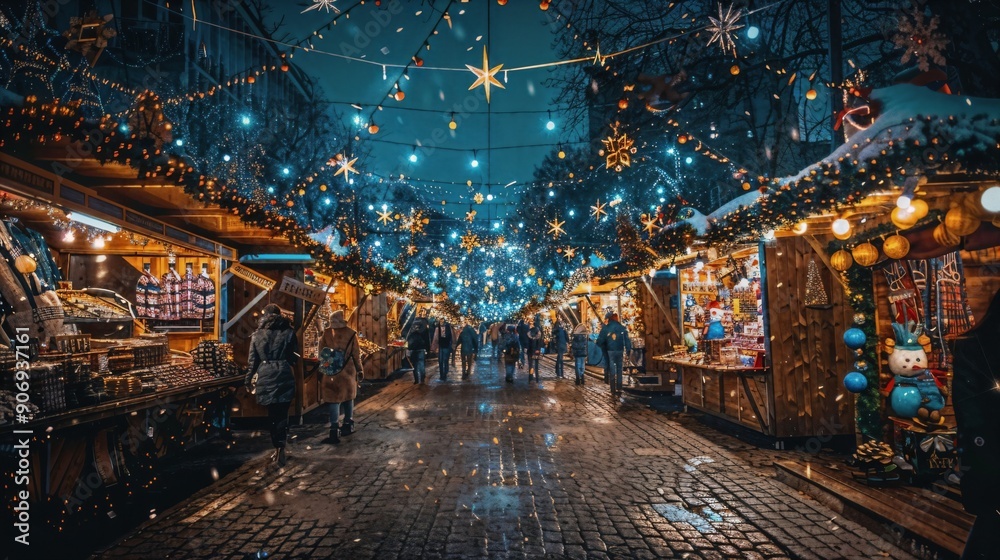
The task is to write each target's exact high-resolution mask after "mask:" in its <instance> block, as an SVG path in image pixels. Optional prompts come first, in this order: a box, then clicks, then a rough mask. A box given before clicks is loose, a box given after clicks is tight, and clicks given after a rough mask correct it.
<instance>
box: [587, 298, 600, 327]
mask: <svg viewBox="0 0 1000 560" xmlns="http://www.w3.org/2000/svg"><path fill="white" fill-rule="evenodd" d="M583 297H585V298H586V299H587V303H588V304H590V309H591V310H592V311H593V312H594V316H596V317H597V322H598V323H600V324H601V325H602V326H603V325H604V319H603V318H602V317H601V310H600V309H598V308H597V306H596V305H594V302H593V301H592V300H591V299H590V294H583Z"/></svg>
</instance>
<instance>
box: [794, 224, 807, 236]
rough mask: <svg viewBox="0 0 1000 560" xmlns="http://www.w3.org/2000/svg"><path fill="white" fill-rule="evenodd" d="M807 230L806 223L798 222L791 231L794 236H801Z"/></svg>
mask: <svg viewBox="0 0 1000 560" xmlns="http://www.w3.org/2000/svg"><path fill="white" fill-rule="evenodd" d="M808 230H809V224H807V223H806V222H799V223H797V224H795V227H793V228H792V231H793V232H795V234H796V235H802V234H803V233H805V232H806V231H808Z"/></svg>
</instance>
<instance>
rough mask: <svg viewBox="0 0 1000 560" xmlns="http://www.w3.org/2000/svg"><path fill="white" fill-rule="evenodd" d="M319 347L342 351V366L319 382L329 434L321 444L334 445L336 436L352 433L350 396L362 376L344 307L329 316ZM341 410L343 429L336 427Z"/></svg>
mask: <svg viewBox="0 0 1000 560" xmlns="http://www.w3.org/2000/svg"><path fill="white" fill-rule="evenodd" d="M319 346H320V348H330V349H331V350H334V351H339V352H342V353H343V354H342V356H343V364H342V365H343V367H342V368H341V369H340V371H338V372H329V373H324V374H323V379H322V382H321V385H320V398H321V400H322V401H323V402H325V403H327V404H328V406H329V409H330V437H328V438H326V439H324V440H323V442H322V443H331V444H338V443H340V436H349V435H351V434H353V433H354V399H356V398H357V397H358V384H359V383H361V380H362V379H364V378H365V370H364V367H363V366H362V364H361V345H360V344H359V343H358V333H357V332H355V331H354V329H352V328H351V327H348V326H347V321H345V320H344V310H342V309H338V310H337V311H334V312H333V315H331V316H330V328H328V329H327V330H326V332H324V333H323V337H322V338H321V339H320V342H319ZM330 373H332V375H331V374H330ZM341 412H343V413H344V426H343V428H341V427H340V413H341Z"/></svg>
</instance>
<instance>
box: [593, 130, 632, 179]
mask: <svg viewBox="0 0 1000 560" xmlns="http://www.w3.org/2000/svg"><path fill="white" fill-rule="evenodd" d="M601 142H602V143H603V144H604V157H605V167H607V168H608V169H614V170H615V171H616V172H618V173H621V171H622V169H624V168H626V167H631V166H632V154H634V153H635V152H636V151H637V150H636V147H635V140H633V139H631V138H629V137H628V134H627V133H626V134H622V135H621V136H619V135H618V127H617V126H616V127H615V128H614V130H613V131H612V132H611V136H609V137H607V138H605V139H603V140H601Z"/></svg>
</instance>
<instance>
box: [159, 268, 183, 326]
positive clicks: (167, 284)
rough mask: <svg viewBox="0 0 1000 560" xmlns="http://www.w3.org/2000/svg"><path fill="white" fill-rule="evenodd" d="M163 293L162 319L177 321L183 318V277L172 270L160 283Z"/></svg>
mask: <svg viewBox="0 0 1000 560" xmlns="http://www.w3.org/2000/svg"><path fill="white" fill-rule="evenodd" d="M160 284H161V285H162V286H163V292H162V297H161V300H160V301H161V304H160V318H161V319H163V320H165V321H176V320H178V319H180V318H181V275H180V274H178V273H177V270H175V269H173V268H171V269H170V270H168V271H167V273H166V274H164V275H163V278H162V279H161V281H160Z"/></svg>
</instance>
